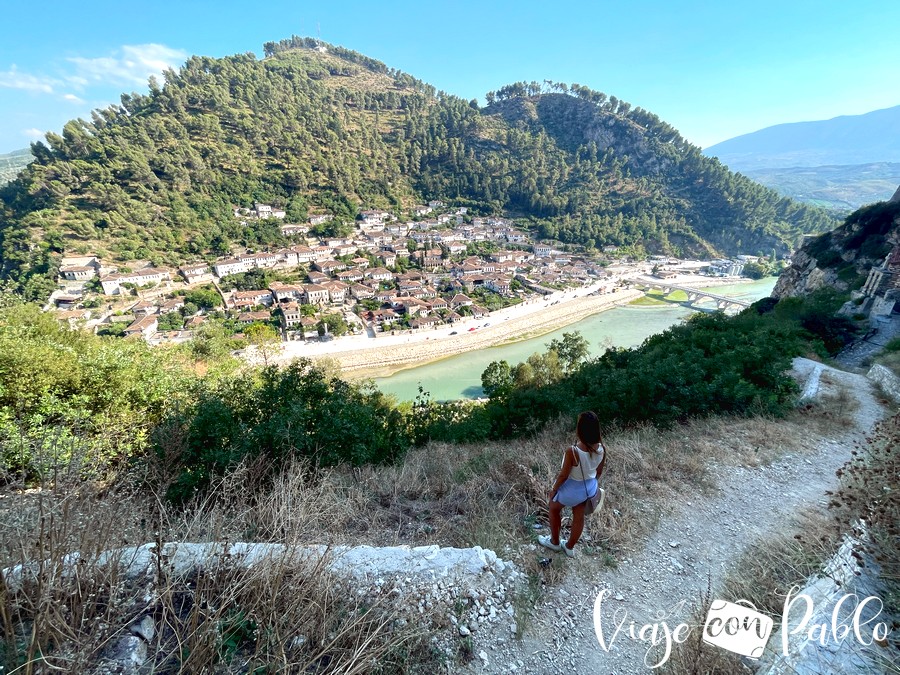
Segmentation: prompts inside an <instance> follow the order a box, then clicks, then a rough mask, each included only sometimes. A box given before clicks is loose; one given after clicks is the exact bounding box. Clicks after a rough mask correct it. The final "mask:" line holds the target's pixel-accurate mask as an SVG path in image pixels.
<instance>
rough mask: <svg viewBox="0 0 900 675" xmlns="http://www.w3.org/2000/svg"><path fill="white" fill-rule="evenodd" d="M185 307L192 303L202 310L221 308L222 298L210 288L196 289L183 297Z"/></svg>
mask: <svg viewBox="0 0 900 675" xmlns="http://www.w3.org/2000/svg"><path fill="white" fill-rule="evenodd" d="M184 302H185V305H186V304H187V303H189V302H190V303H192V304H194V305H197V306H198V307H202V308H203V309H213V308H215V307H221V306H222V297H221V296H220V295H219V293H218V292H217V291H215V290H213V289H211V288H197V289H194V290H193V291H191V292H190V293H188V294H187V295H185V296H184Z"/></svg>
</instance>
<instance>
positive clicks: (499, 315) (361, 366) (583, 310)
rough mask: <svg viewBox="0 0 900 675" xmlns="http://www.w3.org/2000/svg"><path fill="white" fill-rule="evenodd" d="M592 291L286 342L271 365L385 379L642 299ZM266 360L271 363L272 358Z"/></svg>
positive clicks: (591, 288)
mask: <svg viewBox="0 0 900 675" xmlns="http://www.w3.org/2000/svg"><path fill="white" fill-rule="evenodd" d="M596 290H597V286H596V285H593V286H588V287H585V288H581V289H576V290H569V291H564V292H563V291H559V292H557V293H554V294H552V295H549V296H547V297H545V298H533V299H530V300H528V301H526V302H524V303H522V304H520V305H515V306H513V307H508V308H506V309H503V310H499V311H497V312H493V313H492V314H491V315H490V316H488V317H485V318H481V319H473V318H468V319H466V320H464V321H460V322H457V323H456V324H454V325H452V326H440V327H438V328H435V329H424V330H418V331H404V332H399V333H398V334H396V335H386V334H383V333H378V334H377V337H374V338H373V337H369V336H366V335H359V336H351V337H342V338H339V339H336V340H331V341H328V342H287V343H284V344H283V345H282V349H281V352H280V353H279V354H278V355H277V356H276V357H275V358H274V361H275V362H288V361H291V360H292V359H295V358H297V357H307V358H312V359H315V358H321V357H328V358H330V359H333V360H334V361H336V362H337V363H338V364H339V365H340V366H341V369H342V371H343V372H344V374H346V375H348V376H350V377H353V376H359V377H384V376H387V375H389V374H391V373H393V372H396V371H398V370H401V369H402V368H404V367H410V366H416V365H422V364H424V363H429V362H432V361H436V360H438V359H442V358H445V357H447V356H453V355H456V354H462V353H464V352H468V351H473V350H476V349H483V348H486V347H493V346H496V345H501V344H504V343H507V342H512V341H516V340H523V339H527V338H529V337H534V336H537V335H542V334H544V333H549V332H551V331H553V330H556V329H557V328H560V327H563V326H566V325H568V324H571V323H575V322H576V321H579V320H581V319H583V318H585V317H587V316H590V315H591V314H595V313H597V312H601V311H603V310H604V309H610V308H612V307H617V306H619V305H623V304H627V303H628V302H630V301H631V300H633V299H634V298H637V297H640V296H641V295H642V294H641V292H640V291H636V290H617V291H613V292H612V293H605V294H602V295H591V294H592V293H594V292H595V291H596ZM269 361H270V363H271V362H272V361H273V359H272V357H270V358H269Z"/></svg>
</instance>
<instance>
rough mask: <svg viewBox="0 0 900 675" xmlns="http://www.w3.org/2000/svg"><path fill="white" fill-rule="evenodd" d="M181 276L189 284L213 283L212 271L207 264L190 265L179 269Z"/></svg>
mask: <svg viewBox="0 0 900 675" xmlns="http://www.w3.org/2000/svg"><path fill="white" fill-rule="evenodd" d="M178 272H179V274H181V276H182V277H184V280H185V281H186V282H187V283H189V284H196V283H201V282H205V281H212V278H213V275H212V270H211V269H210V268H209V265H207V264H206V263H190V264H188V265H182V266H181V267H179V268H178Z"/></svg>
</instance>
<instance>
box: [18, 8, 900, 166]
mask: <svg viewBox="0 0 900 675" xmlns="http://www.w3.org/2000/svg"><path fill="white" fill-rule="evenodd" d="M4 4H7V3H4ZM2 16H3V23H4V29H3V30H2V33H0V35H2V38H0V153H4V152H9V151H12V150H17V149H20V148H25V147H28V144H29V143H30V142H32V141H34V140H38V139H41V138H42V137H43V134H44V133H45V132H46V131H55V132H59V131H60V129H61V128H62V126H63V124H65V122H66V121H68V120H70V119H73V118H76V117H83V118H85V119H90V111H91V110H92V109H95V108H102V107H105V106H106V105H109V104H110V103H115V102H118V100H119V96H120V94H122V93H123V92H132V91H139V92H146V91H147V78H148V77H149V76H150V75H152V74H156V73H159V72H161V71H162V70H163V69H165V68H167V67H176V68H177V67H178V66H179V65H180V64H181V63H183V62H184V60H185V59H186V58H187V57H188V56H189V55H192V54H198V55H204V56H214V57H218V56H226V55H228V54H236V53H244V52H253V53H255V54H256V55H257V56H258V57H262V44H263V43H264V42H266V41H271V40H274V41H277V40H280V39H284V38H288V37H290V36H291V35H292V34H296V35H304V36H313V37H321V38H322V39H323V40H325V41H326V42H330V43H333V44H338V45H342V46H344V47H348V48H350V49H354V50H356V51H358V52H362V53H363V54H366V55H368V56H371V57H374V58H376V59H379V60H381V61H383V62H385V63H386V64H387V65H388V66H391V67H393V68H399V69H400V70H403V71H405V72H408V73H410V74H411V75H413V76H415V77H417V78H419V79H421V80H424V81H426V82H429V83H430V84H432V85H434V86H435V87H437V88H438V89H440V90H443V91H446V92H448V93H451V94H455V95H457V96H461V97H463V98H466V99H471V98H477V99H479V100H480V101H481V102H483V101H484V94H485V93H486V92H488V91H491V90H495V89H498V88H500V87H501V86H503V85H504V84H509V83H511V82H515V81H519V80H524V81H532V80H537V81H541V80H545V79H548V80H553V81H557V82H567V83H574V82H577V83H579V84H582V85H586V86H588V87H590V88H592V89H596V90H598V91H602V92H605V93H606V94H608V95H613V96H616V97H618V98H619V99H621V100H624V101H628V102H629V103H631V104H632V105H633V106H640V107H642V108H645V109H647V110H649V111H651V112H653V113H655V114H657V115H658V116H659V117H661V118H662V119H663V120H665V121H666V122H669V123H670V124H672V125H673V126H674V127H675V128H677V129H678V130H679V131H681V133H682V135H683V136H685V137H686V138H687V139H688V140H689V141H691V142H693V143H695V144H696V145H699V146H701V147H708V146H710V145H713V144H715V143H718V142H720V141H723V140H727V139H729V138H732V137H734V136H738V135H741V134H744V133H749V132H752V131H756V130H757V129H761V128H764V127H767V126H771V125H773V124H780V123H784V122H799V121H809V120H820V119H830V118H832V117H836V116H839V115H856V114H862V113H865V112H869V111H872V110H877V109H881V108H888V107H892V106H896V105H900V39H897V36H896V27H897V26H898V25H900V2H898V1H897V0H855V1H854V2H848V1H847V0H840V1H834V0H817V1H813V0H779V1H777V2H776V1H773V0H754V1H752V2H748V1H747V0H631V2H627V3H626V2H622V1H621V0H618V1H616V2H612V1H610V0H595V1H594V2H547V1H546V0H542V1H539V2H538V1H532V0H519V1H518V2H505V1H502V2H490V1H488V0H480V1H471V0H464V1H460V2H439V1H437V0H433V1H431V2H429V1H428V0H416V1H407V0H404V1H402V2H375V1H372V0H369V1H368V2H358V1H356V0H319V1H318V2H307V1H305V0H272V1H267V0H256V2H249V1H248V0H244V1H242V2H233V1H231V0H215V1H213V0H199V1H192V0H180V1H179V2H173V1H172V0H155V2H153V3H152V4H151V3H146V2H143V3H140V2H138V3H123V2H121V1H120V0H119V1H117V2H109V1H107V0H100V1H93V2H92V1H91V0H82V2H78V3H75V2H71V0H35V1H34V2H21V1H20V2H9V3H8V5H7V6H5V7H3V8H2Z"/></svg>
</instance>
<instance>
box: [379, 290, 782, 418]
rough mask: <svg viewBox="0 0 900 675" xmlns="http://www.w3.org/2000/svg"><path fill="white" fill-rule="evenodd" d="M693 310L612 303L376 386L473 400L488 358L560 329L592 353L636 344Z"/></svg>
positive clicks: (750, 294)
mask: <svg viewBox="0 0 900 675" xmlns="http://www.w3.org/2000/svg"><path fill="white" fill-rule="evenodd" d="M774 286H775V278H774V277H769V278H766V279H761V280H760V281H753V282H749V283H740V284H731V285H727V286H725V285H723V286H714V287H711V288H709V289H707V290H709V291H710V292H712V293H716V294H718V295H725V296H728V297H733V298H739V299H741V300H749V301H751V302H752V301H754V300H759V299H760V298H765V297H767V296H768V295H769V293H770V292H771V291H772V288H773V287H774ZM691 313H692V310H690V309H688V308H686V307H682V306H681V305H665V306H649V307H632V306H625V307H616V308H614V309H610V310H607V311H605V312H599V313H598V314H595V315H593V316H589V317H588V318H586V319H582V320H581V321H578V322H577V323H573V324H569V325H568V326H566V327H565V328H560V329H558V330H555V331H553V332H551V333H546V334H544V335H541V336H540V337H535V338H531V339H529V340H523V341H521V342H513V343H510V344H506V345H501V346H498V347H490V348H487V349H481V350H478V351H474V352H467V353H465V354H459V355H458V356H451V357H449V358H446V359H443V360H441V361H435V362H433V363H428V364H426V365H423V366H416V367H413V368H407V369H405V370H401V371H399V372H396V373H394V374H393V375H391V376H390V377H382V378H376V379H375V384H376V385H378V387H379V388H380V389H381V390H382V391H383V392H385V393H386V394H394V395H395V396H396V397H397V398H398V399H399V400H401V401H406V400H413V399H414V398H415V397H416V395H417V394H418V392H419V385H421V386H422V388H423V389H424V390H425V391H427V392H429V393H430V394H431V398H432V400H435V401H446V400H451V399H459V398H477V397H479V396H481V395H482V391H481V373H482V372H483V371H484V369H485V368H487V366H488V364H490V363H491V361H499V360H501V359H504V360H506V361H507V362H508V363H510V364H511V365H512V364H516V363H520V362H522V361H524V360H525V359H527V358H528V357H529V356H531V355H532V354H534V353H535V352H543V351H546V349H547V344H548V343H549V342H550V341H551V340H553V339H554V338H557V339H561V338H562V334H563V333H570V332H572V331H578V332H580V333H581V334H582V335H583V336H584V337H585V338H587V340H588V342H589V343H590V346H591V355H592V356H599V355H600V354H602V353H603V352H604V351H606V349H607V348H608V347H610V346H613V347H635V346H637V345H639V344H641V342H643V341H644V340H645V339H646V338H648V337H649V336H651V335H654V334H655V333H661V332H662V331H664V330H666V329H667V328H669V327H670V326H673V325H674V324H676V323H678V322H680V321H681V320H682V319H684V318H685V317H687V316H690V314H691Z"/></svg>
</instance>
